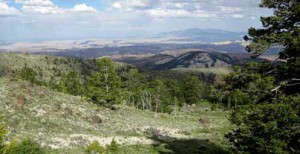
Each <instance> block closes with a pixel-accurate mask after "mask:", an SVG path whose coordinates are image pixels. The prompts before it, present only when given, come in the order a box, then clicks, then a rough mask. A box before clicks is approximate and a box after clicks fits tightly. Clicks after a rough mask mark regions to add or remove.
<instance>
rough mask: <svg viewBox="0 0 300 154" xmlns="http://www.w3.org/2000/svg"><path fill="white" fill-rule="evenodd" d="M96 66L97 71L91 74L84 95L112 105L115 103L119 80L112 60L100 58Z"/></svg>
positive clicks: (97, 101) (118, 91) (118, 90)
mask: <svg viewBox="0 0 300 154" xmlns="http://www.w3.org/2000/svg"><path fill="white" fill-rule="evenodd" d="M97 67H98V72H95V73H93V74H92V76H91V78H90V80H89V83H88V91H87V94H86V95H87V96H88V97H89V98H91V100H92V101H94V102H95V103H97V104H109V105H112V104H114V103H117V102H116V101H117V97H118V96H119V93H120V87H121V80H120V77H119V76H118V74H117V72H116V69H115V67H114V65H113V62H112V60H111V59H109V58H101V59H99V60H97Z"/></svg>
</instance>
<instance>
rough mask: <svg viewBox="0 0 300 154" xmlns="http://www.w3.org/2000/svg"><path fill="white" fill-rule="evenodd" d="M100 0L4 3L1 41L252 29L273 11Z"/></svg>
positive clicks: (243, 4)
mask: <svg viewBox="0 0 300 154" xmlns="http://www.w3.org/2000/svg"><path fill="white" fill-rule="evenodd" d="M94 1H95V0H81V1H80V3H75V4H74V5H73V6H71V7H70V6H69V7H66V6H64V5H62V4H63V3H62V2H65V3H68V2H70V0H60V1H53V0H6V1H0V40H23V39H25V38H27V39H30V40H39V39H72V38H74V39H82V38H114V37H115V38H116V37H128V36H129V37H135V36H147V35H152V34H155V33H158V32H162V31H172V30H179V29H186V28H218V29H226V30H230V31H246V30H247V28H248V27H250V26H259V25H260V24H259V17H260V16H264V15H269V14H270V13H271V11H270V10H266V9H262V8H259V7H258V5H259V3H260V0H243V1H242V0H101V4H102V6H97V5H95V4H94V3H92V2H94ZM72 2H76V1H75V0H72ZM99 2H100V1H99ZM170 25H172V26H170ZM4 29H5V30H4Z"/></svg>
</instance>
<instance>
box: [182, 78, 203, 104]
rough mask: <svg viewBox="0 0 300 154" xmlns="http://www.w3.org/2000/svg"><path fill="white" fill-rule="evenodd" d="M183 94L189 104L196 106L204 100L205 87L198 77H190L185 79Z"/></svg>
mask: <svg viewBox="0 0 300 154" xmlns="http://www.w3.org/2000/svg"><path fill="white" fill-rule="evenodd" d="M183 84H184V85H183V94H184V98H185V101H186V103H187V104H196V103H198V102H199V100H200V99H201V98H202V94H203V92H204V85H203V84H202V83H201V82H200V80H199V78H198V77H197V76H192V75H189V76H187V77H186V78H185V79H184V83H183Z"/></svg>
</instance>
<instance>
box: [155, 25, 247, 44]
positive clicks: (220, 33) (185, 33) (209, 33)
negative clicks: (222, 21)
mask: <svg viewBox="0 0 300 154" xmlns="http://www.w3.org/2000/svg"><path fill="white" fill-rule="evenodd" d="M245 34H247V33H246V32H230V31H225V30H220V29H199V28H192V29H186V30H178V31H171V32H164V33H161V34H159V35H157V36H156V37H158V38H161V37H174V41H188V42H189V41H201V42H204V43H212V42H222V41H237V40H239V41H240V40H242V38H243V36H244V35H245Z"/></svg>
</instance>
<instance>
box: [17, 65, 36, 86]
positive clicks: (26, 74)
mask: <svg viewBox="0 0 300 154" xmlns="http://www.w3.org/2000/svg"><path fill="white" fill-rule="evenodd" d="M18 76H19V77H20V78H21V79H23V80H28V81H30V82H31V83H36V82H37V79H36V76H37V73H36V72H35V71H34V70H33V69H32V68H30V67H28V66H27V64H25V66H24V67H23V68H22V69H21V70H20V71H19V74H18Z"/></svg>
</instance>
